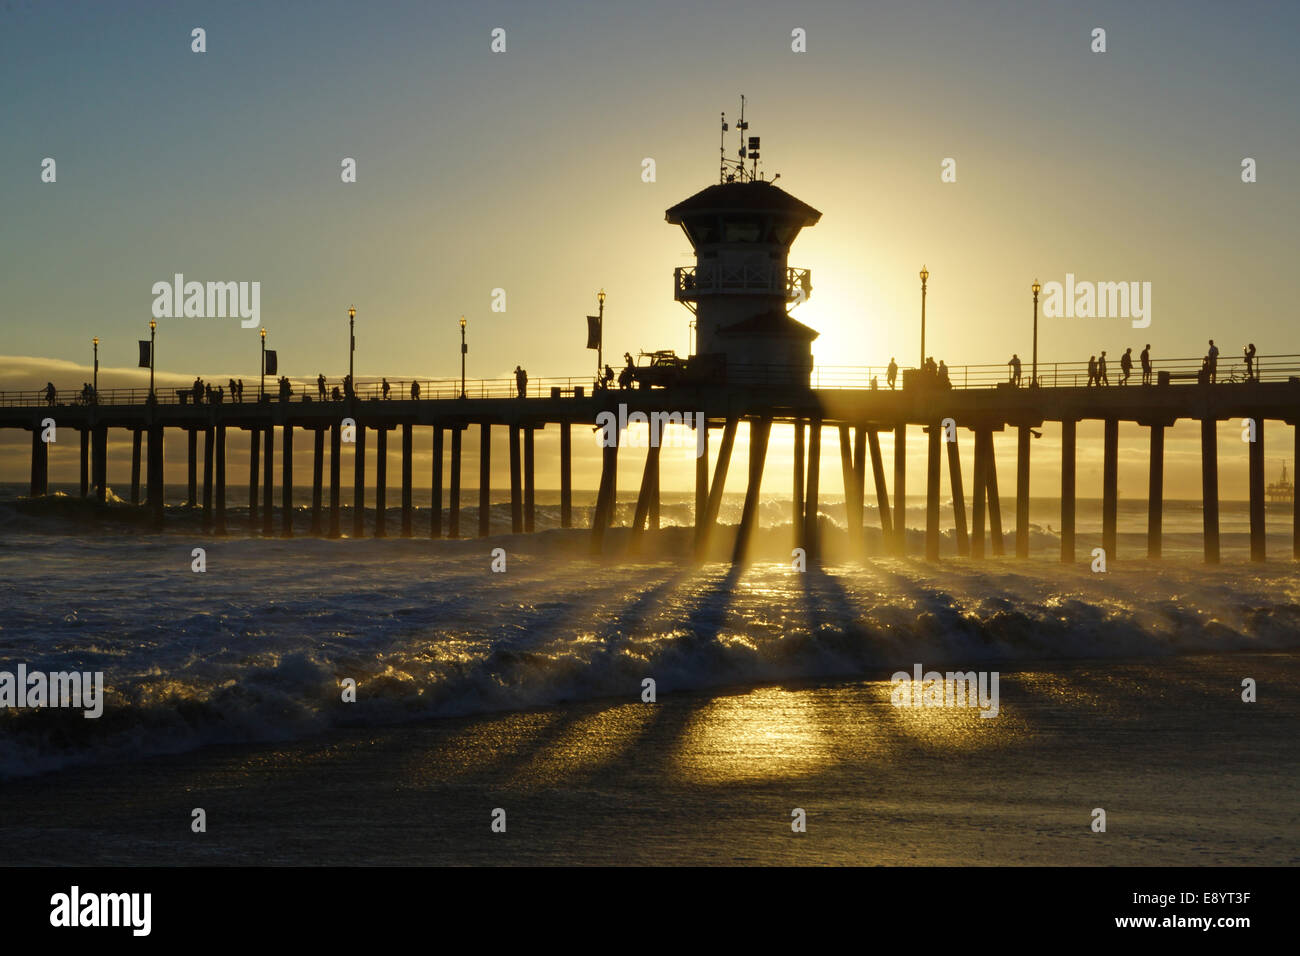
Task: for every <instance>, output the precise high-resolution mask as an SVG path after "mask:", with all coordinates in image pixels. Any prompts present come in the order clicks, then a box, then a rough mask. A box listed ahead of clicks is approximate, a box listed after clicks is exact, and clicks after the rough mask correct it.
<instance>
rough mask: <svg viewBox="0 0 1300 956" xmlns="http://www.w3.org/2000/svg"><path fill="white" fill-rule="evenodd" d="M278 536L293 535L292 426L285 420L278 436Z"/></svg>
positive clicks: (287, 536)
mask: <svg viewBox="0 0 1300 956" xmlns="http://www.w3.org/2000/svg"><path fill="white" fill-rule="evenodd" d="M280 444H281V448H280V454H281V455H282V456H283V458H284V462H283V464H281V466H280V536H281V537H283V538H292V537H293V426H292V425H290V424H289V423H288V422H287V421H286V422H285V423H284V428H283V430H282V432H281V438H280Z"/></svg>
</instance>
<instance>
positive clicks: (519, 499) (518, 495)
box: [510, 424, 524, 534]
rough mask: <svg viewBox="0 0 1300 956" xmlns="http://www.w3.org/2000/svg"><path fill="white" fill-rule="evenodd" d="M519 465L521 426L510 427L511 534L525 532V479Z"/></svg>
mask: <svg viewBox="0 0 1300 956" xmlns="http://www.w3.org/2000/svg"><path fill="white" fill-rule="evenodd" d="M521 470H522V469H521V466H520V463H519V426H518V425H513V424H512V425H511V426H510V533H511V534H519V533H520V532H521V531H523V530H524V503H523V488H522V487H521V486H522V484H523V479H522V475H521Z"/></svg>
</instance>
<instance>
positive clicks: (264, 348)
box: [257, 326, 266, 402]
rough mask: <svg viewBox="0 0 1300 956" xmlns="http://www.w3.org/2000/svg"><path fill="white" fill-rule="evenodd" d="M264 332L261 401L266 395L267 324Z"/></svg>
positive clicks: (258, 396)
mask: <svg viewBox="0 0 1300 956" xmlns="http://www.w3.org/2000/svg"><path fill="white" fill-rule="evenodd" d="M260 331H261V334H262V380H261V382H259V383H258V385H257V400H258V401H259V402H260V401H261V400H262V399H263V398H264V397H265V396H266V326H262V328H261V330H260Z"/></svg>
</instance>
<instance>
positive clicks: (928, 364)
mask: <svg viewBox="0 0 1300 956" xmlns="http://www.w3.org/2000/svg"><path fill="white" fill-rule="evenodd" d="M925 374H926V375H928V376H929V377H930V378H932V379H933V378H938V377H939V366H937V365H935V364H934V356H933V355H931V356H928V357H927V358H926V360H925Z"/></svg>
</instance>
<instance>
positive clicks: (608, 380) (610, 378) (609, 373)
mask: <svg viewBox="0 0 1300 956" xmlns="http://www.w3.org/2000/svg"><path fill="white" fill-rule="evenodd" d="M613 383H614V370H613V369H612V368H610V367H609V364H608V363H606V365H605V378H604V386H605V388H609V387H610V385H612V384H613Z"/></svg>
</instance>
